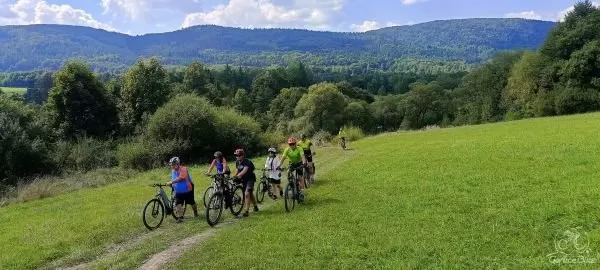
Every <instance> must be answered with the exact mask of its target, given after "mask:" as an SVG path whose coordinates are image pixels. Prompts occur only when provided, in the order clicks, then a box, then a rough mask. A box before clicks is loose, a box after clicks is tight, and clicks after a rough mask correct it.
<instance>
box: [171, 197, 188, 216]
mask: <svg viewBox="0 0 600 270" xmlns="http://www.w3.org/2000/svg"><path fill="white" fill-rule="evenodd" d="M175 208H176V205H175V197H173V198H171V209H173V211H172V212H171V216H172V217H173V218H174V219H175V220H177V218H178V217H177V214H176V213H175V211H176V210H177V209H175ZM186 209H187V203H185V202H184V203H183V214H182V215H181V216H182V217H184V218H185V210H186Z"/></svg>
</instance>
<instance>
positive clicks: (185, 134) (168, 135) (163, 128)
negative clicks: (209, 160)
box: [146, 94, 218, 154]
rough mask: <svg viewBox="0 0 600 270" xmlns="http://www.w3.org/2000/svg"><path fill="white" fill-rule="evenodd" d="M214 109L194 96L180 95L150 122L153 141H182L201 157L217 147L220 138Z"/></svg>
mask: <svg viewBox="0 0 600 270" xmlns="http://www.w3.org/2000/svg"><path fill="white" fill-rule="evenodd" d="M215 122H216V120H215V113H214V106H213V105H212V104H210V103H209V101H208V100H207V99H205V98H202V97H199V96H196V95H194V94H186V95H179V96H177V97H175V98H173V99H172V100H170V101H169V102H168V103H167V104H165V105H164V106H162V107H161V108H159V109H158V110H157V111H156V113H154V115H152V117H151V118H150V120H149V122H148V127H147V129H146V135H147V136H148V137H149V138H150V139H151V140H153V141H179V142H183V143H185V144H187V145H189V146H191V149H190V150H192V151H194V152H196V153H198V154H201V153H202V152H204V151H206V150H207V149H210V148H211V147H212V146H214V143H215V141H216V139H217V138H218V136H217V133H216V131H217V129H216V127H215Z"/></svg>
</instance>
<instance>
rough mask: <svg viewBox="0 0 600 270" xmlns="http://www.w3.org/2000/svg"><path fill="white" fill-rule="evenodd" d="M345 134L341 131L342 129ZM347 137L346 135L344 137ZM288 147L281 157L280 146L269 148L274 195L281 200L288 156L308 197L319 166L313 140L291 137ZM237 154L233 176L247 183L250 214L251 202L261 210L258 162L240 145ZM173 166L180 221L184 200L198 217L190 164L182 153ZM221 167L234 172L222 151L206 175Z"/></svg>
mask: <svg viewBox="0 0 600 270" xmlns="http://www.w3.org/2000/svg"><path fill="white" fill-rule="evenodd" d="M340 134H341V131H340ZM344 139H345V138H344ZM287 145H288V146H287V147H286V148H285V149H284V150H283V152H282V155H281V157H280V156H278V154H277V152H278V151H277V149H276V148H274V147H271V148H269V149H268V153H269V154H268V156H267V159H266V162H265V166H264V168H265V170H266V171H267V172H268V173H267V178H268V181H269V184H270V185H271V188H272V190H273V191H274V192H273V193H272V194H270V196H271V198H272V199H274V200H277V195H279V197H283V190H282V188H281V177H282V173H281V172H282V165H283V164H284V162H285V161H286V160H288V161H289V168H290V170H295V171H296V172H297V175H298V178H299V179H298V180H299V185H300V198H304V197H305V193H304V188H305V186H304V178H305V177H309V178H308V179H314V174H315V166H314V164H313V155H315V154H316V153H315V152H314V151H313V150H312V149H313V143H312V142H311V140H310V139H308V138H307V136H306V134H302V135H301V136H300V140H297V139H296V138H294V137H291V138H289V139H288V140H287ZM234 155H235V159H236V161H235V171H234V172H233V179H234V181H236V182H240V183H242V184H243V186H244V188H243V189H244V192H245V201H244V207H243V214H242V216H243V217H247V216H249V210H250V205H251V204H252V205H253V210H254V212H258V211H259V209H258V205H257V202H256V199H255V198H254V195H253V190H254V185H255V183H256V175H255V174H254V171H255V166H254V163H253V162H252V161H251V160H250V159H247V158H246V156H245V151H244V149H241V148H240V149H237V150H235V152H234ZM169 165H170V166H171V169H172V173H171V179H172V180H171V181H169V182H167V183H166V184H167V185H168V186H172V187H173V189H174V191H175V209H174V210H175V213H176V216H177V222H182V221H183V214H184V203H185V204H187V205H190V206H191V207H192V209H193V211H194V217H198V207H197V204H196V201H195V198H194V182H193V181H192V177H191V176H190V173H189V171H188V168H187V167H186V166H182V165H181V161H180V159H179V158H178V157H173V158H171V159H170V160H169ZM305 167H306V168H308V175H304V168H305ZM215 168H216V170H217V173H218V174H224V175H227V176H231V174H232V172H231V169H230V168H229V164H228V163H227V159H226V158H225V156H224V155H223V153H222V152H220V151H217V152H215V153H214V159H213V161H212V162H211V163H210V165H209V167H208V170H207V171H206V175H210V173H211V172H212V170H213V169H215Z"/></svg>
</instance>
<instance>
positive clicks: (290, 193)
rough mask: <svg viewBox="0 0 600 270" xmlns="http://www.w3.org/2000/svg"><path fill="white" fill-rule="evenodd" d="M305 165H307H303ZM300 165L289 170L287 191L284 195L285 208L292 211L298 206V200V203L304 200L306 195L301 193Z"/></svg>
mask: <svg viewBox="0 0 600 270" xmlns="http://www.w3.org/2000/svg"><path fill="white" fill-rule="evenodd" d="M302 166H303V167H306V166H304V165H302ZM297 169H298V167H291V166H290V168H289V170H288V174H287V178H288V184H287V185H286V186H285V192H284V194H283V197H284V198H285V210H286V211H287V212H291V211H292V210H294V208H296V201H297V202H298V203H300V202H303V201H304V195H302V194H300V181H299V180H298V172H297V171H296V170H297Z"/></svg>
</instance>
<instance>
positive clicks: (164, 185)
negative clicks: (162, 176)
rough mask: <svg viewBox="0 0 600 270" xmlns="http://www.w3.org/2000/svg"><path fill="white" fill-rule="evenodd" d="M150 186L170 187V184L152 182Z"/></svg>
mask: <svg viewBox="0 0 600 270" xmlns="http://www.w3.org/2000/svg"><path fill="white" fill-rule="evenodd" d="M150 186H151V187H168V186H169V185H166V184H152V185H150Z"/></svg>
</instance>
